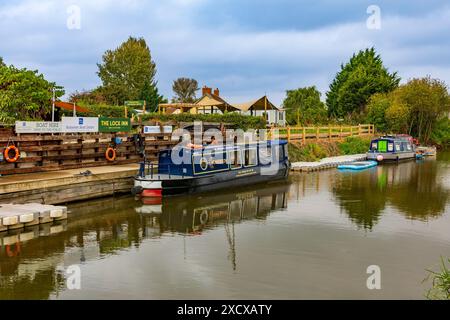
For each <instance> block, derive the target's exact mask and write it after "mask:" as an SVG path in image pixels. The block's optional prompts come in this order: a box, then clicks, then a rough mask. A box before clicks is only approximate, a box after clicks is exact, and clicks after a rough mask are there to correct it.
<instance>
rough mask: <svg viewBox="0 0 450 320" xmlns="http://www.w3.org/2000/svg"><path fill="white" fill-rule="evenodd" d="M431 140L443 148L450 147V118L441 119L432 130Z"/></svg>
mask: <svg viewBox="0 0 450 320" xmlns="http://www.w3.org/2000/svg"><path fill="white" fill-rule="evenodd" d="M430 140H431V142H432V143H433V144H435V145H438V146H440V147H442V148H445V149H448V148H450V119H449V118H443V119H441V120H439V121H438V122H437V123H436V125H435V127H434V128H433V131H432V132H431V138H430Z"/></svg>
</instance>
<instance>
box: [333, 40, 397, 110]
mask: <svg viewBox="0 0 450 320" xmlns="http://www.w3.org/2000/svg"><path fill="white" fill-rule="evenodd" d="M399 82H400V78H399V77H398V76H397V73H396V72H394V73H389V72H388V70H387V69H386V68H385V67H384V66H383V61H382V60H381V57H380V56H379V55H377V54H376V52H375V49H374V48H370V49H366V50H361V51H359V52H358V53H357V54H354V55H353V56H352V57H351V58H350V61H349V62H348V63H347V64H345V65H341V71H340V72H339V73H338V74H337V75H336V77H335V79H334V80H333V82H332V83H331V84H330V90H329V91H328V92H327V99H326V103H327V106H328V113H329V115H330V116H334V117H344V116H345V115H347V114H350V113H353V112H362V111H363V110H364V109H365V106H366V104H367V102H368V100H369V98H370V96H371V95H373V94H375V93H386V92H390V91H392V90H394V89H395V88H396V87H397V86H398V84H399Z"/></svg>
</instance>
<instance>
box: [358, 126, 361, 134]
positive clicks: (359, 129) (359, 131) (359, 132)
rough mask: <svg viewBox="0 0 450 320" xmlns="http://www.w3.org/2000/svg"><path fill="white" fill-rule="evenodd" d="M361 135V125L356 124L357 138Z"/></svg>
mask: <svg viewBox="0 0 450 320" xmlns="http://www.w3.org/2000/svg"><path fill="white" fill-rule="evenodd" d="M360 135H361V124H358V136H360Z"/></svg>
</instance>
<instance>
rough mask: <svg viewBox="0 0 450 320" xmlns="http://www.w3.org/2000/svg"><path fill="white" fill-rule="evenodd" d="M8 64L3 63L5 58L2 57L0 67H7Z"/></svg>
mask: <svg viewBox="0 0 450 320" xmlns="http://www.w3.org/2000/svg"><path fill="white" fill-rule="evenodd" d="M5 66H6V64H5V63H4V62H3V58H2V57H0V67H5Z"/></svg>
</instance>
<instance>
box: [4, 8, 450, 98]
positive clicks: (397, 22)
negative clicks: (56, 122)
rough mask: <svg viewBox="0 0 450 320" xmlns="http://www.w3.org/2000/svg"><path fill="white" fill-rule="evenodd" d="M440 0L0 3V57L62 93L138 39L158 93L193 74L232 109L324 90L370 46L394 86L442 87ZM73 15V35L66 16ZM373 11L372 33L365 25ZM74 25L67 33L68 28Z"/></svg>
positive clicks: (446, 61)
mask: <svg viewBox="0 0 450 320" xmlns="http://www.w3.org/2000/svg"><path fill="white" fill-rule="evenodd" d="M447 3H448V1H445V0H428V1H414V0H409V1H406V0H397V1H393V0H386V1H364V0H363V1H356V0H355V1H350V0H342V1H334V0H306V1H296V0H277V1H275V0H273V1H267V0H253V1H249V0H239V1H238V0H234V1H232V0H164V1H163V0H161V1H155V0H152V1H144V0H141V1H140V0H122V1H120V0H95V1H94V0H71V1H65V0H60V1H56V0H55V1H52V0H8V1H6V0H0V56H2V57H3V58H4V60H5V62H6V63H7V64H14V65H16V66H19V67H26V68H30V69H38V70H39V71H40V72H42V73H44V75H45V77H46V78H47V79H49V80H51V81H56V82H57V83H58V84H59V85H62V86H64V87H65V89H66V92H67V93H71V92H73V91H75V90H81V89H91V88H94V87H96V86H98V85H99V84H100V80H99V78H98V76H97V74H96V71H97V65H96V63H98V62H100V61H101V56H102V54H103V52H104V51H105V50H107V49H113V48H115V47H117V46H118V45H120V43H121V42H123V41H125V40H126V39H127V38H128V36H130V35H132V36H135V37H144V38H145V40H146V41H147V44H148V45H149V47H150V49H151V53H152V57H153V59H154V61H155V62H156V65H157V69H158V71H157V75H156V77H157V80H158V88H159V90H160V91H161V92H162V93H163V94H164V95H165V96H166V97H168V98H170V97H172V90H171V86H172V81H173V80H174V79H176V78H178V77H192V78H195V79H197V80H198V82H199V84H200V86H203V85H208V86H211V87H218V88H219V89H220V91H221V95H222V96H223V97H225V98H227V99H228V100H229V101H230V102H243V101H248V100H252V99H254V98H256V97H259V96H262V95H264V93H267V95H268V96H269V99H271V100H273V102H275V103H276V104H279V103H281V102H282V100H283V97H284V95H285V91H286V90H287V89H294V88H298V87H302V86H309V85H316V86H317V87H318V88H319V90H320V91H321V92H322V93H323V97H322V98H324V95H325V92H326V91H327V89H328V85H329V83H330V81H331V80H332V79H333V77H334V75H335V74H336V72H337V71H338V70H339V66H340V64H341V63H343V62H345V61H347V60H348V59H349V57H350V56H351V55H352V53H353V52H355V51H358V50H360V49H364V48H366V47H370V46H374V47H375V48H376V50H377V51H378V52H379V53H380V54H381V56H382V58H383V60H384V62H385V65H386V66H387V67H388V68H389V70H391V71H398V73H399V75H400V76H401V78H402V82H404V81H406V80H407V79H409V78H411V77H421V76H426V75H430V76H432V77H437V78H441V79H442V80H444V81H446V82H447V84H450V4H447ZM72 5H75V6H77V7H78V8H79V9H80V20H79V21H80V28H79V29H77V28H76V27H77V25H76V24H73V23H72V24H70V23H69V25H70V26H71V28H68V26H67V22H68V19H69V22H70V21H74V20H73V19H72V20H70V19H71V18H73V17H74V16H73V15H72V14H71V13H73V11H70V12H69V13H68V8H70V7H71V6H72ZM370 5H377V6H378V7H379V8H380V9H381V20H380V21H381V25H380V27H381V28H380V29H373V28H372V29H370V28H368V27H367V23H366V20H367V19H368V18H370V17H371V13H367V9H368V7H369V6H370ZM74 26H75V28H73V27H74Z"/></svg>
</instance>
